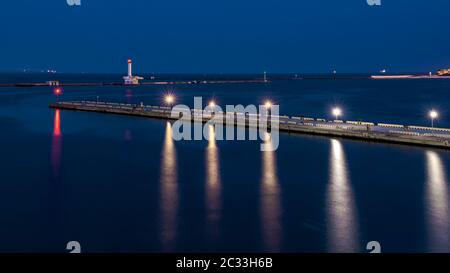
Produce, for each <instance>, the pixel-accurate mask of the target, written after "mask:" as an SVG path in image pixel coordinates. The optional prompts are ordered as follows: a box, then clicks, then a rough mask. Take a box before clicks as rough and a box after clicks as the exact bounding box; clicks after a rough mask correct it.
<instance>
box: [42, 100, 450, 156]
mask: <svg viewBox="0 0 450 273" xmlns="http://www.w3.org/2000/svg"><path fill="white" fill-rule="evenodd" d="M50 107H51V108H55V109H66V110H77V111H89V112H100V113H111V114H120V115H130V116H141V117H149V118H158V119H172V120H173V119H178V117H176V118H173V117H171V112H172V108H170V107H164V106H151V105H143V104H141V105H137V104H124V103H112V102H96V101H71V102H57V103H53V104H51V105H50ZM197 111H203V112H202V113H205V114H206V115H202V116H203V117H202V120H201V121H202V122H207V121H209V120H210V119H211V115H210V113H207V112H204V110H195V111H194V110H192V113H191V117H192V121H200V120H198V119H196V116H198V112H197ZM230 114H231V115H232V116H234V117H235V116H236V113H226V115H230ZM237 114H238V115H239V113H237ZM241 115H242V113H241ZM243 118H245V123H244V124H237V125H238V126H239V125H241V126H246V127H249V126H252V124H255V123H256V124H257V122H254V123H252V122H249V121H258V118H259V117H258V116H257V115H251V114H250V115H249V114H246V115H245V117H243ZM277 118H278V120H279V121H278V123H277V124H276V125H278V126H279V130H280V131H282V132H288V133H299V134H312V135H324V136H330V137H344V138H353V139H359V140H365V141H375V142H390V143H399V144H407V145H420V146H430V147H436V148H443V149H450V129H445V128H431V127H423V126H413V125H401V124H387V123H373V122H362V121H342V120H326V119H317V118H308V117H295V116H293V117H289V116H277ZM224 119H225V114H224Z"/></svg>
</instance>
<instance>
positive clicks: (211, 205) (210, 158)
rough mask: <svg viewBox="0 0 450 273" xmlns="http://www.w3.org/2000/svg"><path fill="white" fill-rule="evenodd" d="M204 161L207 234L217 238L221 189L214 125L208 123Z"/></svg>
mask: <svg viewBox="0 0 450 273" xmlns="http://www.w3.org/2000/svg"><path fill="white" fill-rule="evenodd" d="M205 163H206V185H205V187H206V190H205V192H206V207H207V215H206V217H207V225H208V227H207V229H208V234H209V235H210V236H211V237H212V238H209V239H213V238H217V237H218V236H219V224H220V218H221V209H222V202H221V190H222V185H221V184H222V182H221V178H220V160H219V150H218V147H217V145H216V134H215V128H214V125H208V147H207V148H206V153H205Z"/></svg>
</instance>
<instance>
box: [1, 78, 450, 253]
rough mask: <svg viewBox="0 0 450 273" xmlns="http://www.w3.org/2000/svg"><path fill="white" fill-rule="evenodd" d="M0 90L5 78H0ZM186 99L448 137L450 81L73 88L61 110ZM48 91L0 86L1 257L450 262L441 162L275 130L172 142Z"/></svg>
mask: <svg viewBox="0 0 450 273" xmlns="http://www.w3.org/2000/svg"><path fill="white" fill-rule="evenodd" d="M1 79H2V81H7V80H8V79H7V77H5V76H3V77H2V78H1ZM166 92H172V93H174V94H176V96H177V101H178V102H181V103H185V104H192V103H193V99H192V97H193V96H194V95H196V96H203V97H204V99H205V100H207V99H209V98H211V97H214V98H215V99H216V101H217V102H218V103H219V104H238V103H242V104H250V103H260V102H261V101H263V100H264V99H267V98H270V99H272V100H273V101H275V102H277V103H279V104H280V107H281V112H282V113H286V114H289V115H291V114H296V115H297V114H304V115H307V116H315V117H329V114H328V112H329V109H330V107H332V106H333V105H335V104H339V105H341V106H342V108H343V109H344V113H345V118H346V119H352V120H359V119H362V120H371V121H385V122H394V123H413V124H421V125H427V124H428V123H429V121H428V120H427V118H426V113H427V110H428V109H430V108H431V107H435V108H437V109H439V111H440V113H441V116H442V117H441V118H440V119H439V121H438V123H439V126H443V127H450V119H449V118H448V114H450V113H449V112H446V111H447V109H450V81H445V80H414V81H412V80H411V81H409V80H405V81H370V80H353V81H352V80H335V81H333V80H322V81H321V80H308V81H300V80H297V81H275V82H273V83H270V84H266V85H264V84H240V85H232V84H229V85H227V84H224V85H195V86H192V85H189V86H186V85H185V86H172V87H164V86H146V87H136V88H125V87H72V88H65V89H64V94H63V95H62V97H61V98H60V99H61V100H73V99H93V100H95V99H96V97H97V96H99V98H100V100H112V101H123V102H141V101H142V102H144V103H148V104H159V103H161V101H162V97H163V94H164V93H166ZM53 101H55V97H54V96H53V94H52V90H51V89H49V88H0V129H1V132H2V133H1V134H0V145H1V146H0V147H1V154H0V166H1V171H0V251H17V252H24V251H26V252H29V251H39V252H40V251H57V252H65V251H66V250H65V247H66V243H67V242H69V241H74V240H75V241H79V242H80V243H81V245H82V250H83V251H85V252H161V251H188V252H191V251H196V252H197V251H198V252H202V251H220V252H222V251H227V252H229V251H230V252H235V251H236V252H237V251H257V252H259V251H264V252H268V251H283V252H328V251H333V252H343V251H344V252H347V251H354V252H363V251H364V252H365V251H366V250H365V247H366V244H367V242H369V241H379V242H380V243H381V246H382V250H383V251H387V252H419V251H446V252H450V213H449V203H450V196H449V189H448V187H449V171H450V153H449V152H448V151H443V150H434V149H427V148H420V147H408V146H400V145H387V144H374V143H367V142H358V141H351V140H343V139H330V138H326V137H312V136H295V135H287V134H282V135H281V136H280V147H279V149H278V150H277V151H276V152H273V153H262V152H260V151H259V148H260V147H259V145H260V142H253V141H206V140H205V141H191V142H187V141H183V142H174V141H173V140H172V138H171V130H170V126H171V125H170V123H167V122H166V121H159V120H151V119H141V118H134V117H126V116H114V115H101V114H95V113H83V112H69V111H60V112H59V111H54V110H51V109H49V108H48V107H47V106H48V104H49V103H50V102H53Z"/></svg>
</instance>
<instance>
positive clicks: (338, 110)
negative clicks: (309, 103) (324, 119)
mask: <svg viewBox="0 0 450 273" xmlns="http://www.w3.org/2000/svg"><path fill="white" fill-rule="evenodd" d="M332 112H333V115H334V116H335V117H336V120H339V116H340V115H342V110H341V108H339V107H334V108H333V111H332Z"/></svg>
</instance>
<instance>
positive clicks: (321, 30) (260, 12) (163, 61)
mask: <svg viewBox="0 0 450 273" xmlns="http://www.w3.org/2000/svg"><path fill="white" fill-rule="evenodd" d="M81 4H82V5H81V6H80V7H70V6H69V5H67V3H66V0H14V1H1V3H0V5H1V6H0V24H1V29H0V34H1V35H0V37H1V40H0V41H1V44H0V57H1V62H0V71H19V70H23V69H25V68H28V69H36V70H39V69H56V70H58V71H59V72H105V73H109V72H124V71H125V69H126V67H125V65H126V64H125V62H126V59H127V58H129V57H130V58H133V59H134V63H135V70H136V71H138V72H140V73H143V72H147V73H151V72H155V73H260V72H261V71H264V70H267V71H269V72H271V73H283V72H298V73H307V72H311V73H317V72H323V73H328V72H330V71H332V70H333V69H336V70H338V72H373V71H378V70H380V69H383V68H386V69H387V70H388V71H391V72H419V71H420V72H422V71H424V72H428V71H435V70H437V69H438V68H443V67H450V28H449V18H450V1H448V0H432V1H426V0H382V6H380V7H373V6H369V5H368V4H367V3H366V0H190V1H189V0H81Z"/></svg>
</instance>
